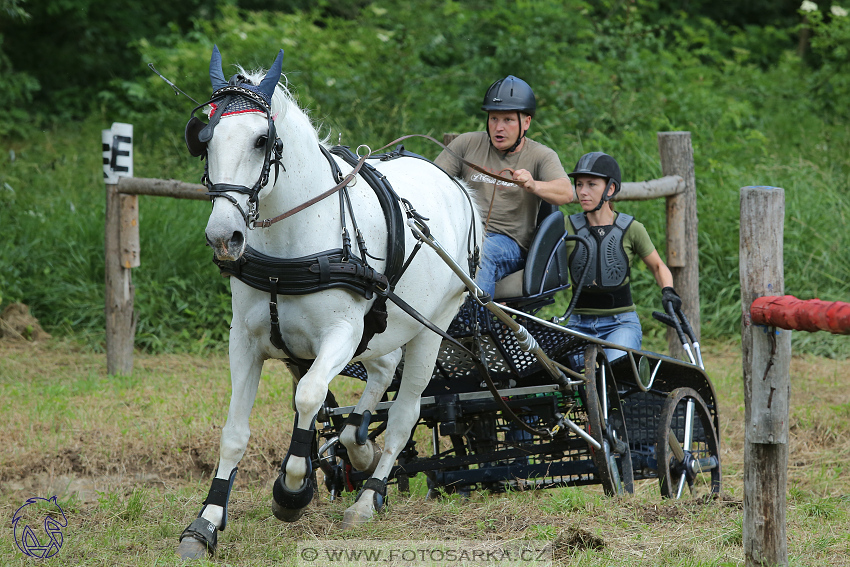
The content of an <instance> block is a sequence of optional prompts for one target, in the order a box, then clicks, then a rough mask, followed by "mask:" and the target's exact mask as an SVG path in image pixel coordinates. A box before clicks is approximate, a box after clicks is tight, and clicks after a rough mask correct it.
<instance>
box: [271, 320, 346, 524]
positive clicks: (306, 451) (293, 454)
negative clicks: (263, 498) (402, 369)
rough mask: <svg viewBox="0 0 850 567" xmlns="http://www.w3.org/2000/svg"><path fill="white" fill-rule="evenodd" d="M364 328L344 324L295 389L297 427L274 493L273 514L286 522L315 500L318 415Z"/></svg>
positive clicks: (329, 337) (324, 342) (325, 340)
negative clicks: (314, 474)
mask: <svg viewBox="0 0 850 567" xmlns="http://www.w3.org/2000/svg"><path fill="white" fill-rule="evenodd" d="M361 331H362V329H355V328H354V327H353V326H351V325H348V324H340V325H339V326H337V327H336V328H335V329H333V330H332V331H331V332H329V333H328V334H327V335H326V336H325V337H323V340H322V343H321V345H320V347H319V349H318V352H317V356H316V359H315V360H314V361H313V364H312V365H311V366H310V370H308V371H307V373H305V374H304V376H303V377H302V378H301V380H299V381H298V386H297V387H296V390H295V409H296V413H295V427H294V428H293V430H292V442H291V443H290V446H289V451H288V452H287V454H286V457H284V459H283V462H282V463H281V466H280V468H281V473H280V476H279V477H278V479H277V481H275V483H274V487H273V490H272V512H273V513H274V515H275V517H276V518H277V519H279V520H283V521H285V522H294V521H295V520H297V519H299V518H300V517H301V516H302V515H303V514H304V510H305V509H306V508H307V506H308V505H309V504H310V501H312V499H313V494H314V491H315V488H314V486H313V482H312V474H313V465H312V456H313V441H314V439H315V435H316V430H315V423H316V415H317V414H318V413H319V408H320V407H321V405H322V403H323V402H324V401H325V398H326V397H327V395H328V384H330V381H331V379H333V377H334V376H336V375H337V374H339V373H340V371H342V369H343V368H345V365H346V364H348V362H349V361H350V360H351V358H352V357H353V356H354V350H355V348H356V346H357V342H358V341H359V337H360V332H361Z"/></svg>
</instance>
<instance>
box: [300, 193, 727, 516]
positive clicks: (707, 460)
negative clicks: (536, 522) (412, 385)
mask: <svg viewBox="0 0 850 567" xmlns="http://www.w3.org/2000/svg"><path fill="white" fill-rule="evenodd" d="M550 207H551V206H549V207H545V206H544V207H543V208H542V211H541V214H540V219H542V220H541V221H540V223H539V226H538V229H537V232H536V234H535V237H534V239H533V242H532V245H531V247H530V249H529V259H528V262H527V266H526V269H525V270H523V271H520V272H517V273H515V274H511V275H510V276H508V277H507V278H505V279H503V280H502V281H500V282H499V283H498V284H497V289H496V297H495V298H494V299H495V300H496V301H497V302H499V305H497V306H494V309H495V310H501V311H503V312H505V313H508V314H509V315H510V317H511V318H512V319H513V320H514V321H515V322H516V323H517V324H519V325H520V326H521V327H522V328H524V329H526V330H527V331H528V332H529V333H530V334H531V336H532V337H533V338H534V339H535V340H536V342H537V344H539V345H540V347H541V348H542V350H543V352H544V353H545V354H546V356H548V357H549V358H550V359H551V360H552V361H554V362H555V364H557V365H558V366H560V367H566V369H569V370H572V372H571V373H570V374H571V377H572V379H571V380H569V381H568V382H567V383H562V384H560V385H559V384H556V383H553V382H554V381H553V379H552V376H551V375H550V373H549V372H547V371H546V369H545V368H544V364H541V362H540V361H539V360H538V359H537V358H536V357H535V356H534V355H533V354H530V353H529V352H527V351H526V350H524V349H523V348H522V345H521V344H520V341H519V340H518V338H517V335H516V333H515V332H514V331H513V330H512V329H511V328H510V327H509V326H508V325H507V324H506V323H505V322H504V321H503V320H502V319H500V317H499V316H497V315H496V314H494V313H492V312H490V311H489V310H488V309H486V308H485V307H484V306H483V305H481V304H479V303H477V302H476V301H475V300H474V299H473V298H471V297H470V298H469V299H467V301H466V302H465V303H464V305H463V306H462V308H461V310H460V312H459V313H458V315H457V316H456V317H455V319H454V321H453V322H452V324H451V326H450V327H449V329H448V334H449V335H450V336H451V337H452V338H453V339H456V341H458V342H460V343H462V344H464V345H466V347H467V349H466V350H464V349H461V348H458V346H457V344H456V342H455V341H451V340H444V341H443V343H442V345H441V348H440V353H439V355H438V357H437V362H436V364H435V366H434V371H433V375H432V377H431V381H430V383H429V385H428V387H427V388H426V389H425V391H424V392H423V394H422V399H421V402H420V407H421V410H420V417H419V420H418V422H417V424H416V428H417V429H418V428H426V429H427V430H429V432H430V438H431V450H430V452H429V453H427V454H421V453H420V451H419V450H418V449H417V447H416V443H415V442H414V441H413V434H411V440H410V441H409V442H408V444H407V446H406V447H405V450H404V451H403V452H402V454H401V455H400V457H399V459H398V462H397V464H396V465H395V466H394V467H393V469H392V473H391V479H394V480H395V482H396V483H397V485H398V488H399V489H400V490H402V491H406V490H408V489H409V479H410V477H411V476H413V475H416V474H419V473H424V474H425V475H426V477H427V482H428V487H429V496H436V495H438V494H439V493H440V492H444V493H460V494H464V495H466V494H468V493H469V491H470V490H472V489H476V488H478V489H486V490H489V491H504V490H506V489H515V490H516V489H518V490H524V489H529V488H549V487H558V486H576V485H586V484H601V485H602V488H603V489H604V491H605V493H606V494H608V495H618V494H623V493H628V492H633V490H634V481H636V480H642V479H658V482H659V484H660V487H659V488H660V491H661V494H662V496H664V497H670V498H682V497H685V496H693V497H708V496H711V495H713V494H716V493H718V492H719V490H720V486H721V467H720V453H719V428H718V417H717V402H716V396H715V392H714V388H713V386H712V384H711V382H710V380H709V378H708V376H707V374H706V373H705V370H704V365H703V364H702V356H701V353H700V350H699V343H698V342H697V341H696V338H695V336H694V334H693V331H692V329H691V328H690V325H689V324H688V321H687V319H686V318H685V316H684V314H683V313H681V312H679V313H669V314H662V313H658V312H656V313H654V314H653V315H654V316H655V317H656V318H657V319H659V320H661V321H662V322H664V323H666V324H668V325H670V326H672V327H674V328H675V329H676V330H677V332H678V334H679V337H680V339H682V341H683V347H684V349H685V352H686V353H687V354H688V356H689V358H691V360H690V361H683V360H678V359H675V358H671V357H670V356H665V355H662V354H657V353H653V352H647V351H642V350H633V349H628V348H626V347H622V346H619V345H613V344H611V343H608V342H606V341H603V340H600V339H597V338H595V337H590V336H587V335H584V334H582V333H579V332H576V331H573V330H571V329H568V328H566V327H564V326H562V325H561V324H559V323H560V322H561V321H563V320H565V319H567V317H568V314H569V313H567V314H565V316H562V317H556V318H553V320H545V319H541V318H539V317H537V316H535V315H536V314H537V313H539V310H540V309H541V308H543V307H545V306H546V305H549V304H552V303H553V302H554V295H555V294H556V293H557V292H559V291H564V290H566V289H567V288H569V287H570V284H569V278H568V274H567V273H566V266H567V262H566V259H567V258H566V246H565V244H566V241H567V239H570V238H577V237H571V236H568V235H567V234H566V233H565V232H564V216H563V214H562V213H561V212H560V211H557V210H556V209H554V207H551V208H550ZM578 240H580V238H578ZM574 303H575V301H573V304H574ZM614 346H616V347H617V349H623V350H622V351H621V352H623V353H624V354H625V356H621V357H619V358H617V359H616V360H614V361H613V362H612V361H609V360H608V358H607V356H606V354H605V350H604V349H605V347H614ZM470 351H471V352H473V353H480V358H481V359H482V360H484V361H486V362H485V364H486V365H487V369H486V371H484V370H483V369H482V368H481V365H480V364H476V363H475V361H474V360H472V358H471V357H470V355H469V352H470ZM403 364H404V362H403V361H402V363H401V365H400V368H399V369H398V370H397V371H396V377H395V380H394V382H393V384H392V385H391V386H390V388H389V389H388V394H387V395H386V396H385V398H384V401H382V402H381V403H380V404H378V406H377V407H376V410H375V411H374V412H366V414H365V415H364V416H360V415H357V414H356V413H354V409H355V408H354V406H348V407H340V406H338V405H337V402H336V399H335V397H334V395H333V393H332V392H329V393H328V397H327V399H326V401H325V404H324V405H323V406H322V408H321V410H320V411H319V415H318V421H319V423H320V424H321V425H320V427H319V428H318V429H317V438H316V444H315V453H314V456H313V458H314V461H315V465H316V466H315V468H316V469H318V468H321V470H322V471H323V473H324V484H325V486H326V488H327V490H328V491H329V493H330V497H331V498H332V499H333V498H335V497H336V496H337V495H339V494H340V493H342V492H344V491H351V490H356V489H358V488H359V487H360V486H361V485H362V483H363V482H364V481H365V480H366V479H367V478H368V477H369V475H368V474H367V473H363V472H359V471H357V470H355V469H354V468H353V467H352V466H351V463H350V462H348V460H347V453H346V449H345V447H344V446H343V445H342V444H341V443H339V432H340V431H341V429H342V427H344V425H345V423H346V420H348V419H349V418H351V417H352V414H353V417H354V419H356V421H357V425H358V427H359V431H358V435H360V436H361V438H362V439H365V438H366V437H368V438H369V439H372V440H373V441H374V440H375V439H377V438H378V437H379V435H380V434H381V433H382V432H383V431H384V429H385V428H386V421H387V412H388V410H389V408H390V407H391V406H392V404H393V401H392V399H391V397H392V395H393V392H394V390H395V389H396V388H397V385H398V378H399V377H400V373H401V367H403ZM342 374H343V375H346V376H350V377H354V378H358V379H361V380H365V379H366V375H365V372H364V369H363V367H362V365H361V364H359V363H355V364H349V365H348V366H346V368H345V369H344V370H343V372H342ZM487 375H489V380H492V382H493V384H492V386H494V387H495V391H496V392H497V394H498V395H494V391H493V390H494V388H493V387H490V388H488V384H487V381H488V376H487ZM517 421H521V422H522V423H517ZM523 424H526V425H530V426H531V427H532V428H534V429H537V432H538V433H537V434H531V433H529V432H527V431H525V430H524V429H523V428H522V425H523ZM414 431H415V430H414Z"/></svg>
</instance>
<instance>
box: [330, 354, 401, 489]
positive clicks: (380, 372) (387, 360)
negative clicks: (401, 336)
mask: <svg viewBox="0 0 850 567" xmlns="http://www.w3.org/2000/svg"><path fill="white" fill-rule="evenodd" d="M399 361H401V349H400V348H399V349H396V350H395V351H393V352H391V353H389V354H387V355H384V356H382V357H380V358H375V359H372V360H364V361H363V367H364V368H365V369H366V375H367V380H366V387H365V388H364V390H363V394H362V395H361V396H360V399H359V400H358V401H357V405H356V406H355V408H354V411H353V412H352V413H351V414H350V415H349V416H348V419H347V420H346V423H345V425H344V426H343V428H342V433H340V434H339V440H340V442H341V443H342V444H343V445H344V446H345V449H346V451H347V452H348V459H349V460H350V461H351V464H352V466H353V467H354V468H355V469H357V470H359V471H363V472H369V473H371V472H372V471H374V470H375V467H376V466H378V461H379V460H380V458H381V448H380V447H379V446H378V444H377V443H375V442H374V441H372V440H371V439H369V438H368V437H362V435H361V434H362V431H361V432H360V433H358V431H359V430H360V424H361V422H362V419H363V416H364V414H365V412H367V411H369V412H374V411H375V407H376V406H377V405H378V402H380V401H381V397H382V396H383V395H384V392H386V391H387V388H388V387H389V385H390V383H391V382H392V379H393V375H394V374H395V369H396V368H397V367H398V363H399Z"/></svg>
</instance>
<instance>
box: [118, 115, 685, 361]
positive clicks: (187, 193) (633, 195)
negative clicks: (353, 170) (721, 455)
mask: <svg viewBox="0 0 850 567" xmlns="http://www.w3.org/2000/svg"><path fill="white" fill-rule="evenodd" d="M116 133H117V134H116ZM449 136H451V134H446V135H445V136H444V140H445V142H446V143H448V140H450V139H451V138H448V137H449ZM102 138H103V169H104V181H105V182H106V204H107V206H106V211H107V214H106V251H105V253H106V258H105V260H106V353H107V354H106V360H107V373H108V374H110V375H112V374H129V373H131V372H132V370H133V343H134V340H135V332H136V322H135V314H134V296H135V290H134V287H133V284H132V277H131V270H132V268H135V267H138V266H139V265H140V255H141V251H140V245H139V223H138V196H139V195H152V196H159V197H172V198H176V199H192V200H206V199H208V197H207V196H206V195H205V193H206V192H207V188H206V187H205V186H203V185H200V184H196V183H184V182H182V181H177V180H174V179H146V178H136V177H133V176H132V126H131V125H129V124H121V123H114V124H113V125H112V129H111V130H104V131H103V136H102ZM658 146H659V152H660V154H661V166H662V171H663V172H664V177H661V178H660V179H652V180H648V181H639V182H624V183H623V185H622V189H621V191H620V193H619V194H618V195H617V197H616V199H615V200H617V201H643V200H648V199H658V198H665V199H666V204H667V256H668V265H669V266H670V269H671V271H672V272H673V281H674V286H675V287H676V290H677V291H678V292H679V294H680V296H681V297H682V300H683V303H684V307H683V309H684V311H685V313H686V314H687V316H688V318H689V319H690V321H691V324H692V326H693V327H694V331H695V332H696V333H697V336H699V333H700V327H699V321H700V318H699V281H698V280H699V277H698V276H699V272H698V263H697V247H696V242H697V222H696V187H695V183H694V174H693V172H694V165H693V150H692V148H691V141H690V132H659V133H658ZM116 156H118V157H116ZM128 159H129V164H127V163H126V160H128ZM116 168H117V169H116ZM668 342H669V345H670V351H671V353H672V354H674V356H680V357H681V356H682V355H683V354H684V352H683V351H682V345H681V344H680V343H679V340H678V337H676V336H674V335H672V334H671V335H668Z"/></svg>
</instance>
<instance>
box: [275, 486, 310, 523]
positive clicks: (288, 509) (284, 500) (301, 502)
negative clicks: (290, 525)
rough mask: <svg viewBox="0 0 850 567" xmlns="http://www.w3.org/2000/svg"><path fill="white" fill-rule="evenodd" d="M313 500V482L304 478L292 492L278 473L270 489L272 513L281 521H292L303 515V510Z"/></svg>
mask: <svg viewBox="0 0 850 567" xmlns="http://www.w3.org/2000/svg"><path fill="white" fill-rule="evenodd" d="M312 500H313V482H312V481H311V480H310V479H309V478H306V479H304V484H303V486H301V488H299V489H298V490H297V491H296V492H292V491H291V490H289V489H288V488H287V487H286V484H285V483H284V475H280V476H279V477H278V479H277V481H276V482H275V483H274V488H273V489H272V514H274V517H275V518H277V519H278V520H280V521H282V522H294V521H296V520H298V519H299V518H300V517H301V516H303V515H304V510H305V509H306V508H307V506H308V505H309V504H310V502H311V501H312Z"/></svg>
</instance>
